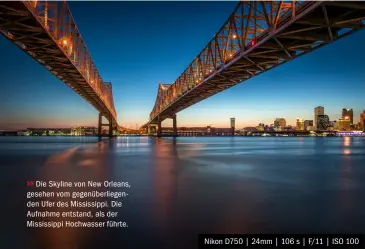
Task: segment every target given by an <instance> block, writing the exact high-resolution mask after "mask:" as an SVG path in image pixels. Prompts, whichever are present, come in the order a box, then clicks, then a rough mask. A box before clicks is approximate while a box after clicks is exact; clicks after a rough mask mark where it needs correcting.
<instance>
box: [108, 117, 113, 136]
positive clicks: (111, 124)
mask: <svg viewBox="0 0 365 249" xmlns="http://www.w3.org/2000/svg"><path fill="white" fill-rule="evenodd" d="M112 136H113V118H112V114H109V137H112Z"/></svg>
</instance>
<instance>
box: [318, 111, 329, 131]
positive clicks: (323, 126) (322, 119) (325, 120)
mask: <svg viewBox="0 0 365 249" xmlns="http://www.w3.org/2000/svg"><path fill="white" fill-rule="evenodd" d="M329 125H330V119H329V117H328V116H327V115H318V116H317V130H318V131H326V130H327V128H328V127H329Z"/></svg>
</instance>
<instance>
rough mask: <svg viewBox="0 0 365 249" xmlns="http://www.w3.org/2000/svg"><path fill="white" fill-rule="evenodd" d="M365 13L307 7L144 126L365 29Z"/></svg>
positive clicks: (361, 6) (360, 5) (343, 6)
mask: <svg viewBox="0 0 365 249" xmlns="http://www.w3.org/2000/svg"><path fill="white" fill-rule="evenodd" d="M364 10H365V2H325V3H324V2H308V3H305V4H304V5H303V6H302V9H301V11H300V12H299V10H298V12H297V13H296V16H295V17H293V16H291V15H289V16H287V17H286V18H283V19H282V20H281V21H280V23H279V25H278V26H277V28H276V29H275V30H272V31H270V32H269V31H266V32H264V33H262V34H261V35H260V36H259V37H258V38H257V39H256V43H255V44H252V43H251V44H250V45H249V46H246V47H241V48H240V49H239V51H238V52H237V53H235V54H234V56H232V58H229V59H228V60H226V61H225V62H224V63H223V64H221V65H218V66H217V67H216V69H215V70H214V72H212V73H211V74H210V75H208V76H207V77H205V79H204V80H203V81H202V82H201V83H199V84H196V85H195V86H193V87H192V88H190V89H186V90H185V91H182V92H180V93H178V94H177V97H176V98H175V99H173V100H172V101H171V102H170V103H169V104H168V105H167V106H165V107H163V109H162V110H161V111H160V112H158V113H155V114H154V115H152V114H153V113H152V114H151V115H152V117H151V119H150V121H149V122H148V123H147V124H145V125H144V126H146V125H148V124H155V123H158V117H160V120H164V119H165V118H166V117H169V116H171V115H173V114H176V113H177V112H179V111H181V110H183V109H185V108H187V107H189V106H191V105H193V104H195V103H197V102H199V101H202V100H204V99H206V98H209V97H211V96H213V95H215V94H217V93H219V92H221V91H223V90H225V89H227V88H229V87H232V86H234V85H236V84H238V83H240V82H243V81H246V80H248V79H250V78H252V77H255V76H256V75H259V74H261V73H263V72H265V71H268V70H270V69H273V68H275V67H276V66H279V65H281V64H283V63H285V62H288V61H291V60H293V59H295V58H298V57H299V56H301V55H304V54H306V53H309V52H311V51H314V50H316V49H318V48H320V47H322V46H324V45H326V44H329V43H331V42H333V41H335V40H338V39H339V38H342V37H344V36H347V35H349V34H352V33H353V32H355V31H357V30H359V29H361V28H364V27H365V26H364V20H365V11H364ZM232 26H233V25H232ZM170 88H171V86H170Z"/></svg>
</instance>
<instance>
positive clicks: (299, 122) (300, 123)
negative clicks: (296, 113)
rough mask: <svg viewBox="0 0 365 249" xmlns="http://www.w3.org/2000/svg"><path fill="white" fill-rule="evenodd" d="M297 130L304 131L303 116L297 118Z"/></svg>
mask: <svg viewBox="0 0 365 249" xmlns="http://www.w3.org/2000/svg"><path fill="white" fill-rule="evenodd" d="M296 130H297V131H302V130H304V121H303V119H301V118H297V125H296Z"/></svg>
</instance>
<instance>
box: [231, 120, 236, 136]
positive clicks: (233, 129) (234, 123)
mask: <svg viewBox="0 0 365 249" xmlns="http://www.w3.org/2000/svg"><path fill="white" fill-rule="evenodd" d="M235 127H236V119H235V118H231V129H232V133H233V134H234V131H235Z"/></svg>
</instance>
